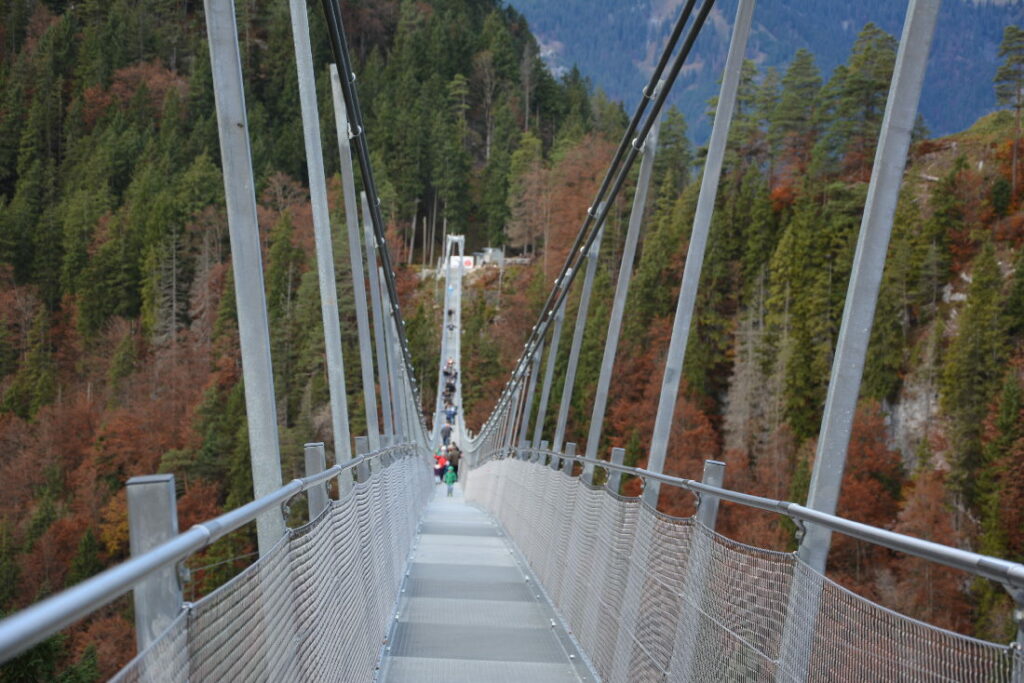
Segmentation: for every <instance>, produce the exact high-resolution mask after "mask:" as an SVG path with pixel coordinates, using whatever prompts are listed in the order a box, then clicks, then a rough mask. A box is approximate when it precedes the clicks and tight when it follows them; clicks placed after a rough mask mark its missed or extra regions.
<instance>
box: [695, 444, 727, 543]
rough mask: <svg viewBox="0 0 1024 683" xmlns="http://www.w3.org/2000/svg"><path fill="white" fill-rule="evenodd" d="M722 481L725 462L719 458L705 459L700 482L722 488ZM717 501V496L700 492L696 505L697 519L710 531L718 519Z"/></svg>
mask: <svg viewBox="0 0 1024 683" xmlns="http://www.w3.org/2000/svg"><path fill="white" fill-rule="evenodd" d="M723 481H725V463H724V462H722V461H721V460H705V461H704V476H703V477H702V478H701V482H703V483H705V484H707V485H708V486H716V487H718V488H722V482H723ZM718 502H719V501H718V496H712V495H710V494H707V493H702V494H700V505H698V506H697V521H698V522H700V523H701V524H703V525H704V526H706V527H707V528H709V529H711V530H712V531H714V530H715V523H716V522H717V521H718Z"/></svg>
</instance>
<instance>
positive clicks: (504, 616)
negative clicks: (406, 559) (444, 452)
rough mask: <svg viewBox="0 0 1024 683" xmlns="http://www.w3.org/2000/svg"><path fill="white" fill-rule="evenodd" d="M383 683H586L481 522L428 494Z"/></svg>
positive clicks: (531, 584)
mask: <svg viewBox="0 0 1024 683" xmlns="http://www.w3.org/2000/svg"><path fill="white" fill-rule="evenodd" d="M381 679H382V680H384V681H387V682H388V683H398V682H403V681H410V682H411V681H415V682H416V683H430V682H432V681H437V682H439V683H441V682H443V683H462V682H464V683H478V682H479V681H488V682H490V683H502V682H506V681H507V682H508V683H513V682H520V681H530V683H563V682H570V681H572V682H575V681H591V680H594V679H593V677H592V676H591V675H590V674H589V671H588V670H587V669H586V667H585V665H584V664H583V663H582V661H581V658H580V656H579V653H578V651H577V650H576V648H575V645H574V643H573V640H572V639H571V638H570V637H569V636H568V635H567V634H566V631H565V629H564V628H563V627H562V625H561V622H560V621H559V620H558V618H557V616H556V615H555V614H554V612H553V610H552V609H551V606H550V604H549V603H548V601H547V599H546V598H545V596H544V594H543V592H542V591H540V590H537V589H536V588H535V581H534V578H533V576H532V575H531V574H530V573H529V570H528V569H527V568H526V565H525V562H524V561H523V560H522V559H521V558H520V557H519V555H518V553H517V552H516V551H515V549H514V548H513V547H512V546H511V544H510V543H509V542H508V540H507V539H506V537H505V535H504V532H503V531H502V529H501V527H500V526H499V525H498V523H497V522H495V521H494V520H493V519H492V518H491V517H490V516H489V515H488V514H487V513H485V512H481V511H480V510H478V509H476V508H474V507H472V506H470V505H468V504H467V503H466V502H465V501H464V500H463V497H462V487H461V486H456V487H455V492H454V495H453V497H451V498H448V497H446V496H445V487H444V486H442V485H438V486H437V492H436V493H435V496H434V499H433V500H432V501H431V503H430V504H429V505H428V507H427V509H426V511H425V513H424V517H423V521H422V522H421V524H420V529H419V535H418V537H417V540H416V542H415V545H414V550H413V556H412V560H411V562H410V564H409V567H408V572H407V574H406V578H405V584H404V586H403V589H402V595H401V597H400V600H399V605H398V619H397V621H396V623H395V627H394V630H393V631H392V635H391V639H390V647H389V649H388V651H387V652H386V653H385V658H384V661H383V663H382V670H381Z"/></svg>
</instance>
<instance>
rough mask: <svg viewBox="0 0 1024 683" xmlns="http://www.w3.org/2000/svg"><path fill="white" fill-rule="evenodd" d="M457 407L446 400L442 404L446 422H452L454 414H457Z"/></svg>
mask: <svg viewBox="0 0 1024 683" xmlns="http://www.w3.org/2000/svg"><path fill="white" fill-rule="evenodd" d="M458 413H459V409H458V408H456V407H455V406H454V405H453V404H452V402H451V401H448V402H447V403H446V404H445V406H444V416H445V418H446V419H447V420H448V422H451V423H454V422H455V416H456V415H458Z"/></svg>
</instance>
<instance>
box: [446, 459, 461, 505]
mask: <svg viewBox="0 0 1024 683" xmlns="http://www.w3.org/2000/svg"><path fill="white" fill-rule="evenodd" d="M458 480H459V477H458V475H457V474H455V468H454V467H452V466H451V465H448V468H447V469H446V470H445V471H444V483H446V484H448V497H449V498H451V497H452V489H453V488H454V487H455V482H456V481H458Z"/></svg>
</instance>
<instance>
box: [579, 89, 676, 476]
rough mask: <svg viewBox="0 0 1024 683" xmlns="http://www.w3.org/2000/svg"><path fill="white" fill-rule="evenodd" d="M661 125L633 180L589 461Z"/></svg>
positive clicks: (598, 430) (652, 135) (608, 382)
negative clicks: (634, 189) (633, 190)
mask: <svg viewBox="0 0 1024 683" xmlns="http://www.w3.org/2000/svg"><path fill="white" fill-rule="evenodd" d="M659 89H660V87H659ZM660 123H661V122H660V121H659V120H655V121H654V125H653V126H651V130H650V132H649V133H648V134H647V141H646V142H645V143H644V151H643V154H644V158H643V161H641V162H640V175H639V177H638V179H637V181H636V194H634V195H633V209H632V211H631V212H630V214H629V229H628V230H627V232H626V243H625V245H624V246H623V248H622V261H621V262H620V263H619V278H618V281H617V282H616V284H615V298H614V299H613V301H612V310H611V314H610V315H609V316H608V332H607V334H606V335H605V338H604V355H603V356H602V358H601V372H600V375H599V376H598V378H597V390H596V391H595V392H594V409H593V412H592V413H591V416H590V431H589V433H588V435H587V453H586V455H587V457H588V458H596V457H597V452H598V448H599V447H600V445H601V430H602V428H603V426H604V414H605V411H606V410H607V408H608V390H609V389H611V384H612V369H613V368H614V366H615V353H616V351H617V350H618V348H619V334H620V332H621V330H622V318H623V316H624V315H625V312H626V299H627V297H628V296H629V282H630V279H631V278H632V276H633V261H634V260H635V259H636V245H637V242H639V240H640V224H641V223H642V222H643V219H644V208H645V207H646V206H647V190H648V188H649V187H650V184H651V171H652V169H653V168H654V154H655V152H656V151H657V149H658V129H659V127H660Z"/></svg>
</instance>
